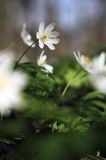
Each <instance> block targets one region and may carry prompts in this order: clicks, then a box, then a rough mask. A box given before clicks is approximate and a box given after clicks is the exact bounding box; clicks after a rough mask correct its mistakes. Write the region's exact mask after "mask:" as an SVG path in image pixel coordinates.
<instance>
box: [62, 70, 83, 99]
mask: <svg viewBox="0 0 106 160" xmlns="http://www.w3.org/2000/svg"><path fill="white" fill-rule="evenodd" d="M80 71H81V70H79V71H78V72H77V73H76V74H75V75H74V76H73V77H72V79H73V78H75V77H76V76H77V75H78V74H79V73H80ZM69 86H70V83H67V84H66V86H65V88H64V90H63V92H62V94H61V95H62V97H63V96H64V95H65V93H66V91H67V89H68V88H69Z"/></svg>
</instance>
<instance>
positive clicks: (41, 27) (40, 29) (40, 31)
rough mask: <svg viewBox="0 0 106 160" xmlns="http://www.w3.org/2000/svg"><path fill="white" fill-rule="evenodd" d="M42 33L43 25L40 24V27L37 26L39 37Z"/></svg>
mask: <svg viewBox="0 0 106 160" xmlns="http://www.w3.org/2000/svg"><path fill="white" fill-rule="evenodd" d="M43 31H44V23H40V25H39V35H42V33H43Z"/></svg>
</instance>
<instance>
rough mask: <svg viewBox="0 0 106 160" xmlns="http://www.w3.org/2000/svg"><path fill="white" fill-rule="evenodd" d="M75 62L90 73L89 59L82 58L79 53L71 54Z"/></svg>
mask: <svg viewBox="0 0 106 160" xmlns="http://www.w3.org/2000/svg"><path fill="white" fill-rule="evenodd" d="M73 54H74V56H75V58H76V60H77V62H78V63H79V64H80V65H81V66H82V67H83V68H84V69H85V70H86V71H87V72H89V73H92V61H91V59H90V58H88V57H86V56H84V55H83V54H81V53H80V51H78V52H77V53H76V52H73Z"/></svg>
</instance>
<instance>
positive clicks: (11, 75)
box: [0, 52, 26, 115]
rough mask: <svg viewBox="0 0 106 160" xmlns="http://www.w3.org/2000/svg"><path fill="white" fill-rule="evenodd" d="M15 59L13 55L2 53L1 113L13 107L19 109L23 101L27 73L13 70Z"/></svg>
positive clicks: (7, 111) (0, 68) (0, 70)
mask: <svg viewBox="0 0 106 160" xmlns="http://www.w3.org/2000/svg"><path fill="white" fill-rule="evenodd" d="M2 53H3V52H2ZM0 54H1V53H0ZM13 60H14V59H13V56H12V55H9V54H3V55H0V113H1V115H3V114H8V113H9V112H10V109H12V108H13V109H19V105H20V103H21V102H22V99H21V91H22V90H23V87H24V86H25V85H26V75H24V74H23V73H21V72H19V71H13Z"/></svg>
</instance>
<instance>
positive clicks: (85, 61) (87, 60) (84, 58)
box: [83, 56, 91, 64]
mask: <svg viewBox="0 0 106 160" xmlns="http://www.w3.org/2000/svg"><path fill="white" fill-rule="evenodd" d="M83 61H84V63H85V64H90V63H91V59H90V58H88V57H85V56H84V57H83Z"/></svg>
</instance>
